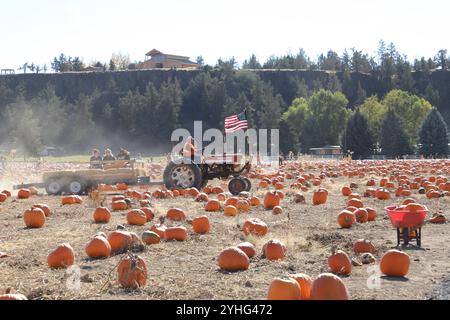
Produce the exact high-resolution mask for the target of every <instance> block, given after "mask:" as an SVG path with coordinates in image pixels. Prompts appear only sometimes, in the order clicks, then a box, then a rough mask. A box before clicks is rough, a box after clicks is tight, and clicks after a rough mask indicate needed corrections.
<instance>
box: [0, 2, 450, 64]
mask: <svg viewBox="0 0 450 320" xmlns="http://www.w3.org/2000/svg"><path fill="white" fill-rule="evenodd" d="M449 18H450V1H447V0H427V1H423V0H422V1H418V0H409V1H408V0H374V1H356V0H319V1H312V0H308V1H306V0H305V1H302V0H297V1H295V0H272V1H268V0H260V1H248V0H247V1H246V0H227V1H223V0H209V1H208V0H185V1H182V0H171V1H170V0H169V1H167V0H166V1H163V0H159V1H153V0H128V1H118V0H90V1H89V0H72V1H70V0H0V41H1V42H0V68H17V67H18V66H19V65H21V64H23V63H24V62H27V61H28V62H35V63H38V64H44V63H47V64H48V65H49V63H50V61H51V60H52V58H53V57H54V56H57V55H59V54H60V53H61V52H64V53H66V54H67V55H71V56H80V57H82V58H83V59H84V61H85V62H86V63H89V62H91V61H93V60H101V61H108V60H109V59H110V57H111V54H112V53H113V52H122V53H127V54H129V55H130V57H131V60H143V58H144V54H145V53H146V52H148V51H149V50H151V49H153V48H156V49H159V50H161V51H163V52H166V53H173V54H180V55H188V56H191V57H192V59H195V57H196V56H198V55H202V56H203V57H204V59H205V61H206V62H207V63H210V64H214V63H215V62H216V61H217V59H218V58H223V59H227V58H230V57H232V56H235V57H236V59H237V60H238V61H239V62H242V61H243V60H244V59H246V58H248V57H249V56H250V55H251V54H252V53H255V54H256V55H257V57H258V58H259V59H260V60H261V61H264V60H265V59H267V58H268V57H269V56H270V55H271V54H274V55H282V54H285V53H287V52H289V51H290V52H292V53H296V52H297V51H298V49H299V48H301V47H303V48H304V49H305V50H306V52H307V53H308V55H309V56H310V57H312V58H315V57H316V56H317V55H318V54H320V53H322V52H326V51H327V50H328V49H333V50H336V51H337V52H338V53H341V52H342V51H343V50H344V48H351V47H356V48H358V49H361V50H364V51H366V52H368V53H371V54H372V53H374V52H375V50H376V48H377V46H378V42H379V40H380V39H384V40H385V42H391V41H392V42H394V43H395V44H396V46H397V48H398V49H399V51H400V52H402V53H404V54H407V55H408V57H409V58H410V59H411V60H413V59H414V58H416V57H421V56H426V57H429V56H434V54H435V53H436V52H437V51H438V50H439V49H442V48H447V49H449V50H450V37H449V36H448V30H449V25H448V22H449V21H450V19H449Z"/></svg>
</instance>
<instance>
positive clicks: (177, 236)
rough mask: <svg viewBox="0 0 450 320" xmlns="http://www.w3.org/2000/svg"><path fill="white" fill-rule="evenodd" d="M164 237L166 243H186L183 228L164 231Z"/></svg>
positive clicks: (185, 233)
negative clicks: (174, 241) (172, 241)
mask: <svg viewBox="0 0 450 320" xmlns="http://www.w3.org/2000/svg"><path fill="white" fill-rule="evenodd" d="M164 236H165V238H166V240H167V241H171V240H176V241H186V240H187V237H188V234H187V229H186V228H185V227H171V228H167V229H166V231H165V233H164Z"/></svg>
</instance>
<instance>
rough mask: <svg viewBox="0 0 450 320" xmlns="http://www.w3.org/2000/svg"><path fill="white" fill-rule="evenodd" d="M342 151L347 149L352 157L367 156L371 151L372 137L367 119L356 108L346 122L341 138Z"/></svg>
mask: <svg viewBox="0 0 450 320" xmlns="http://www.w3.org/2000/svg"><path fill="white" fill-rule="evenodd" d="M342 140H343V141H342V142H343V143H342V144H343V146H344V152H347V150H349V151H350V152H352V154H353V158H354V159H361V158H367V157H368V156H369V155H370V154H372V152H373V145H374V143H373V138H372V134H371V133H370V130H369V123H368V122H367V119H366V118H365V117H364V116H363V115H362V114H361V113H360V112H359V111H358V110H357V111H356V112H355V113H354V114H353V115H352V117H351V118H350V119H349V120H348V122H347V129H346V132H345V134H344V137H343V139H342Z"/></svg>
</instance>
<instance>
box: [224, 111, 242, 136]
mask: <svg viewBox="0 0 450 320" xmlns="http://www.w3.org/2000/svg"><path fill="white" fill-rule="evenodd" d="M244 129H248V121H247V119H246V114H245V111H244V112H242V113H240V114H239V115H234V116H231V117H227V118H225V133H233V132H235V131H238V130H244Z"/></svg>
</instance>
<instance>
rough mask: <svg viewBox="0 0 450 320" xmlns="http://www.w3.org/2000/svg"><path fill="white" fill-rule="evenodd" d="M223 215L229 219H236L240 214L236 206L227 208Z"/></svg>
mask: <svg viewBox="0 0 450 320" xmlns="http://www.w3.org/2000/svg"><path fill="white" fill-rule="evenodd" d="M223 213H224V215H225V216H227V217H235V216H237V214H238V210H237V208H236V207H235V206H231V205H230V206H226V207H225V209H224V211H223Z"/></svg>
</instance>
